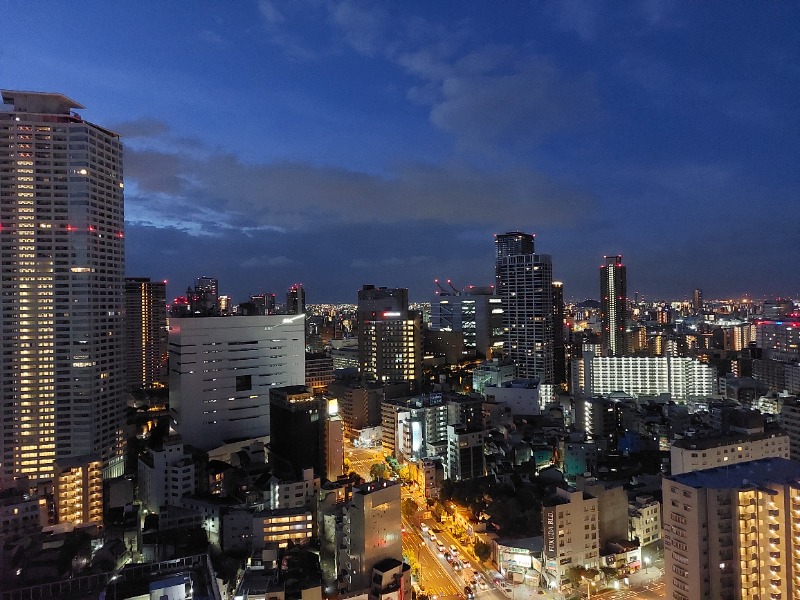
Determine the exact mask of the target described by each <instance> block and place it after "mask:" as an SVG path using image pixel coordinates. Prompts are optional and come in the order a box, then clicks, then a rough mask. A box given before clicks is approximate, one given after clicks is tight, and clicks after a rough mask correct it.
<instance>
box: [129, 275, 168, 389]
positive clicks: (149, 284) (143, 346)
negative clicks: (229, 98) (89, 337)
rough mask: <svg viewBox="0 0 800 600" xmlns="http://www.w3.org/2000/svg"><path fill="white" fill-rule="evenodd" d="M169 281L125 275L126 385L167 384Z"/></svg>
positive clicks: (162, 385) (147, 387)
mask: <svg viewBox="0 0 800 600" xmlns="http://www.w3.org/2000/svg"><path fill="white" fill-rule="evenodd" d="M166 305H167V284H166V283H165V282H163V281H150V279H149V278H148V277H126V278H125V315H124V323H125V341H124V349H125V387H126V388H127V389H129V390H137V389H153V388H163V387H166V385H167V381H168V366H169V358H168V357H169V355H168V353H167V309H166Z"/></svg>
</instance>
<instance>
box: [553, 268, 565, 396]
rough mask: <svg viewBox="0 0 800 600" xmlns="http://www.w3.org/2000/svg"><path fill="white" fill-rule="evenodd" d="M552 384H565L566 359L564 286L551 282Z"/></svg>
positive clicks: (557, 282) (558, 282)
mask: <svg viewBox="0 0 800 600" xmlns="http://www.w3.org/2000/svg"><path fill="white" fill-rule="evenodd" d="M553 383H555V384H562V383H567V357H566V348H565V345H564V284H563V283H561V282H560V281H554V282H553Z"/></svg>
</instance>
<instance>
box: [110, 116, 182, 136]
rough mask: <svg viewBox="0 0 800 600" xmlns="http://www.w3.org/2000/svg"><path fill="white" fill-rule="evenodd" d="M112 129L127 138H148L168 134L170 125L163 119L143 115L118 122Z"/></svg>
mask: <svg viewBox="0 0 800 600" xmlns="http://www.w3.org/2000/svg"><path fill="white" fill-rule="evenodd" d="M111 129H112V130H114V131H116V132H117V133H119V134H120V135H121V136H123V137H125V138H129V139H130V138H146V137H154V136H159V135H163V134H166V133H167V132H169V125H167V124H166V122H164V121H162V120H161V119H155V118H153V117H142V118H140V119H134V120H133V121H123V122H121V123H117V124H116V125H112V126H111Z"/></svg>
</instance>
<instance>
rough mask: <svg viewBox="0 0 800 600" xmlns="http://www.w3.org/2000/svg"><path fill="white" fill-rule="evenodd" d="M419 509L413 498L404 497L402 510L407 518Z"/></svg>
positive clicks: (401, 505)
mask: <svg viewBox="0 0 800 600" xmlns="http://www.w3.org/2000/svg"><path fill="white" fill-rule="evenodd" d="M417 510H419V507H418V506H417V503H416V502H415V501H414V499H413V498H403V502H402V503H401V504H400V512H401V513H402V514H403V516H404V517H405V518H406V519H410V518H411V517H413V516H414V515H415V514H416V513H417Z"/></svg>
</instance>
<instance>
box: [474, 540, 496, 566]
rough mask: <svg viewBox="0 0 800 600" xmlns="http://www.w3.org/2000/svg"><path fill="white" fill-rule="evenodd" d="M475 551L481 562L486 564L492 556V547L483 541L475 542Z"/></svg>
mask: <svg viewBox="0 0 800 600" xmlns="http://www.w3.org/2000/svg"><path fill="white" fill-rule="evenodd" d="M473 550H474V551H475V556H476V557H477V558H478V560H479V561H481V562H486V561H487V560H489V558H490V557H491V556H492V547H491V546H490V545H489V544H487V543H486V542H483V541H481V540H476V541H475V546H474V547H473Z"/></svg>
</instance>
